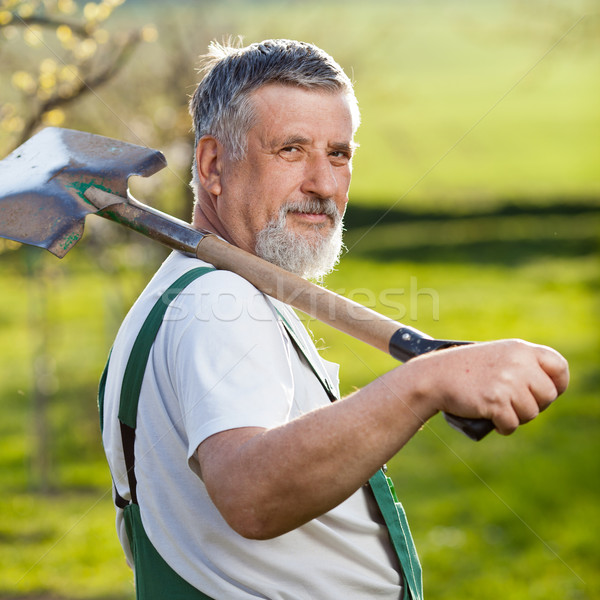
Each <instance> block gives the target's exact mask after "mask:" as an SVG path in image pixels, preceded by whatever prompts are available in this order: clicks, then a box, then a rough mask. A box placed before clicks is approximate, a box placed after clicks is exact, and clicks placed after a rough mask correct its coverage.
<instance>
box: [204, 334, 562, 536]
mask: <svg viewBox="0 0 600 600" xmlns="http://www.w3.org/2000/svg"><path fill="white" fill-rule="evenodd" d="M568 380H569V373H568V365H567V363H566V361H565V360H564V358H563V357H561V356H560V355H559V354H558V353H556V352H555V351H553V350H551V349H549V348H546V347H543V346H535V345H533V344H527V343H524V342H520V341H517V340H505V341H500V342H493V343H488V344H479V345H471V346H462V347H460V348H454V349H449V350H442V351H439V352H434V353H431V354H427V355H424V356H421V357H418V358H416V359H413V360H411V361H410V362H408V363H407V364H405V365H402V366H400V367H397V368H396V369H393V370H392V371H390V372H389V373H387V374H386V375H384V376H382V377H380V378H379V379H377V380H376V381H374V382H373V383H371V384H369V385H368V386H367V387H365V388H363V389H362V390H361V391H359V392H357V393H355V394H353V395H352V396H350V397H349V398H346V399H345V400H342V401H339V402H335V403H333V404H331V405H329V406H326V407H323V408H321V409H319V410H316V411H313V412H311V413H308V414H306V415H304V416H302V417H300V418H298V419H295V420H293V421H292V422H290V423H288V424H286V425H283V426H281V427H275V428H273V429H269V430H262V429H256V428H246V429H240V430H230V431H225V432H222V433H219V434H216V435H214V436H212V437H211V438H208V439H207V440H205V441H204V442H203V443H202V444H201V445H200V447H199V451H198V459H199V461H200V465H201V468H202V474H203V478H204V481H205V484H206V486H207V489H208V492H209V494H210V495H211V497H212V499H213V501H214V502H215V505H216V506H217V508H218V509H219V510H220V511H221V513H222V514H223V516H224V518H225V519H226V520H227V521H228V522H229V523H230V525H231V526H232V527H233V528H234V529H235V530H236V531H238V532H239V533H241V534H242V535H245V536H247V537H256V538H267V537H273V536H276V535H280V534H282V533H284V532H286V531H289V530H291V529H293V528H295V527H298V526H300V525H302V524H303V523H305V522H307V521H309V520H310V519H312V518H314V517H316V516H318V515H320V514H322V513H324V512H327V511H328V510H330V509H331V508H333V507H334V506H336V505H337V504H339V503H340V502H342V501H343V500H345V499H346V498H347V497H348V496H350V495H351V494H352V493H354V492H355V491H356V490H357V489H359V488H360V486H361V485H363V484H364V483H366V481H367V480H368V479H369V478H370V477H371V475H373V473H375V471H376V470H377V468H378V467H379V466H381V464H382V463H384V462H386V461H387V460H389V459H390V458H391V457H392V456H393V455H394V454H395V453H396V452H398V451H399V450H400V449H401V448H402V447H403V446H404V445H405V444H406V443H407V442H408V440H410V438H411V437H412V436H413V435H414V434H415V433H416V432H417V431H418V430H419V428H420V427H421V426H422V425H423V423H425V421H427V420H428V419H429V418H430V417H431V416H433V415H434V414H436V412H438V411H440V410H444V411H446V412H449V413H452V414H455V415H458V416H462V417H471V418H486V419H491V420H492V421H493V422H494V425H495V426H496V428H497V429H498V431H499V432H500V433H503V434H509V433H512V432H513V431H514V430H515V429H516V428H517V427H518V426H519V424H521V423H526V422H527V421H530V420H531V419H533V418H535V417H536V416H537V414H538V413H539V411H541V410H544V409H545V408H546V407H547V406H548V405H549V404H550V403H551V402H553V401H554V400H555V399H556V397H557V396H558V395H559V394H561V393H562V392H563V391H564V390H565V389H566V387H567V384H568Z"/></svg>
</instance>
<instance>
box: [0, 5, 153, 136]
mask: <svg viewBox="0 0 600 600" xmlns="http://www.w3.org/2000/svg"><path fill="white" fill-rule="evenodd" d="M124 1H125V0H103V1H102V2H99V3H95V2H88V3H86V4H85V5H83V6H79V5H78V4H77V3H76V2H75V1H74V0H4V1H3V3H2V8H1V10H0V30H1V31H0V35H1V36H2V37H3V46H4V48H3V49H4V51H5V55H6V54H8V58H7V57H5V59H4V69H6V68H8V69H10V71H11V72H12V75H11V84H12V87H13V89H14V91H15V92H16V96H15V99H14V101H13V102H5V103H3V105H2V110H1V111H0V130H2V132H3V133H4V134H9V135H10V136H11V137H12V138H14V139H15V140H16V143H15V144H14V145H15V146H17V145H20V144H21V143H23V142H24V141H25V140H27V139H29V137H31V135H32V134H33V132H34V131H35V129H36V128H37V127H38V126H39V125H40V124H44V125H52V126H60V125H62V124H63V123H64V121H65V112H64V108H65V107H66V106H67V105H68V104H70V103H72V102H73V101H74V100H77V99H78V98H80V97H81V96H82V95H83V94H86V93H90V92H93V91H94V90H96V89H97V88H99V87H100V86H102V85H103V84H105V83H107V82H108V81H110V80H111V79H112V78H113V77H114V76H115V75H116V73H117V72H118V71H119V70H120V69H121V68H122V67H123V65H124V64H125V63H126V62H127V60H129V58H130V56H131V53H132V51H133V49H134V48H135V46H136V45H137V44H138V43H139V42H140V41H142V40H145V41H150V40H153V39H155V36H156V30H155V29H154V28H153V27H145V28H141V29H130V30H129V31H126V32H119V33H116V34H115V33H111V32H109V31H108V30H107V29H105V28H104V27H103V24H104V22H105V21H106V20H107V19H108V17H109V16H110V15H111V13H112V12H113V10H114V9H115V8H117V7H118V6H119V5H121V4H123V2H124ZM18 38H21V39H18ZM19 42H20V43H19ZM7 46H8V47H9V48H7ZM6 50H9V51H8V52H6ZM24 51H25V55H26V56H27V58H28V60H27V61H26V64H25V65H21V66H20V68H19V66H18V65H19V63H20V62H21V61H20V60H19V58H20V57H21V56H22V55H23V53H24ZM32 57H35V58H34V59H33V60H32Z"/></svg>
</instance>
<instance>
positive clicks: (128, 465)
mask: <svg viewBox="0 0 600 600" xmlns="http://www.w3.org/2000/svg"><path fill="white" fill-rule="evenodd" d="M191 112H192V116H193V119H194V127H195V131H196V153H195V161H194V167H193V187H194V190H195V194H196V203H195V207H194V215H193V224H194V226H196V227H197V228H199V229H203V230H207V231H211V232H213V233H215V234H217V235H219V236H220V237H221V238H223V239H224V240H226V241H228V242H229V243H231V244H234V245H235V246H238V247H240V248H242V249H244V250H246V251H248V252H251V253H254V254H257V255H258V256H260V257H262V258H264V259H266V260H268V261H270V262H273V263H275V264H277V265H279V266H281V267H283V268H285V269H287V270H289V271H291V272H293V273H296V274H298V275H301V276H303V277H307V278H319V277H321V276H323V275H324V274H325V273H327V272H328V271H329V270H330V269H331V268H332V267H333V265H334V264H335V263H336V261H337V259H338V256H339V253H340V248H341V227H342V225H341V223H342V216H343V214H344V210H345V207H346V203H347V201H348V189H349V185H350V178H351V170H352V153H353V149H354V134H355V132H356V129H357V127H358V124H359V113H358V107H357V103H356V100H355V97H354V94H353V90H352V85H351V83H350V81H349V79H348V78H347V76H346V75H345V74H344V73H343V71H342V69H341V68H340V67H339V66H338V65H337V64H336V63H335V62H334V61H333V59H332V58H331V57H329V56H328V55H327V54H325V53H324V52H323V51H322V50H320V49H318V48H316V47H315V46H312V45H310V44H305V43H299V42H292V41H287V40H270V41H266V42H263V43H261V44H253V45H251V46H249V47H247V48H232V47H222V46H219V45H216V44H214V45H212V46H211V51H210V54H209V55H208V57H207V58H206V73H205V76H204V79H203V80H202V82H201V83H200V84H199V86H198V89H197V90H196V93H195V94H194V97H193V99H192V102H191ZM157 314H158V316H156V315H157ZM149 315H150V316H149ZM149 323H150V325H149ZM140 332H141V333H140ZM567 381H568V369H567V365H566V362H565V360H564V359H563V358H562V357H561V356H560V355H559V354H557V353H556V352H554V351H553V350H551V349H549V348H546V347H541V346H536V345H533V344H528V343H525V342H520V341H500V342H493V343H487V344H479V345H473V346H465V347H460V348H455V349H450V350H444V351H440V352H437V353H433V354H430V355H426V356H423V357H420V358H418V359H414V360H411V361H410V362H408V363H406V364H404V365H400V366H398V367H397V368H395V369H394V370H392V371H390V372H389V373H387V374H385V375H384V376H382V377H380V378H379V379H377V380H375V381H373V382H372V383H371V384H369V385H368V386H366V387H365V388H363V389H362V390H360V391H357V392H356V393H354V394H352V395H351V396H349V397H348V398H345V399H343V400H338V401H335V402H332V400H336V398H337V396H338V391H337V390H338V383H337V366H336V365H333V364H331V363H328V362H326V361H324V360H323V359H321V358H320V357H319V355H318V352H317V351H316V349H315V347H314V345H313V343H312V340H311V339H310V337H309V336H308V334H307V332H306V331H305V329H304V328H303V326H302V324H301V323H300V322H299V320H298V319H297V317H296V316H295V314H294V312H293V311H292V310H291V309H290V308H289V307H288V306H286V305H284V304H282V303H281V302H278V301H276V300H274V299H272V298H269V297H266V296H265V295H263V294H261V293H259V292H258V291H257V290H256V289H255V288H254V287H253V286H252V285H250V284H249V283H248V282H246V281H245V280H243V279H242V278H240V277H238V276H237V275H234V274H232V273H230V272H226V271H217V270H214V269H212V268H211V266H210V265H207V264H205V263H201V262H199V261H197V260H195V259H192V258H189V257H186V256H183V255H181V254H178V253H174V254H172V255H171V256H170V257H169V258H168V259H167V260H166V261H165V263H164V264H163V265H162V266H161V268H160V269H159V271H158V272H157V274H156V275H155V277H154V278H153V279H152V281H151V282H150V284H149V285H148V287H147V289H146V290H145V291H144V292H143V293H142V295H141V297H140V298H139V299H138V301H137V302H136V304H135V305H134V307H133V308H132V310H131V312H130V313H129V315H128V316H127V318H126V319H125V321H124V323H123V326H122V327H121V329H120V331H119V334H118V336H117V339H116V341H115V345H114V348H113V351H112V355H111V358H110V361H109V366H108V368H107V371H106V372H105V375H104V377H103V381H102V386H101V395H102V396H103V407H104V408H103V422H104V429H103V439H104V444H105V447H106V452H107V456H108V460H109V464H110V468H111V472H112V474H113V478H114V480H115V501H116V503H117V526H118V530H119V535H120V539H121V542H122V544H123V547H124V549H125V552H126V555H127V557H128V559H129V561H130V563H131V564H132V565H133V566H134V568H135V570H136V587H137V593H138V597H139V598H215V599H225V598H226V599H238V598H239V599H250V598H269V599H280V600H283V599H294V600H300V599H306V600H316V599H322V600H332V599H338V598H352V599H365V600H366V599H367V598H369V599H372V598H378V599H384V598H386V599H387V598H389V599H390V600H391V599H392V598H393V599H395V600H398V599H399V598H412V599H413V600H417V599H418V598H421V597H422V590H421V577H420V567H419V565H418V559H417V557H416V553H415V551H414V548H413V546H412V540H411V538H410V533H409V531H408V528H407V524H406V520H405V518H404V514H403V512H402V509H401V505H399V504H394V503H393V502H392V503H391V504H389V503H388V504H387V505H386V504H385V498H383V500H380V497H381V494H382V493H383V495H384V496H385V491H383V492H382V490H381V489H379V490H378V489H377V488H378V486H379V483H378V481H379V482H380V481H381V479H380V480H376V479H375V475H376V474H377V473H380V474H381V472H380V467H381V465H383V464H384V463H385V462H386V461H387V460H389V459H390V458H391V457H392V456H394V455H395V454H396V453H397V452H398V451H400V450H401V449H402V447H403V446H404V445H405V444H406V443H407V442H408V441H409V440H410V439H411V437H412V436H413V435H414V434H415V433H416V432H417V431H418V430H419V428H420V427H422V425H423V423H425V422H426V421H427V420H428V419H429V418H431V417H432V416H433V415H435V414H436V413H437V412H439V411H441V410H443V411H447V412H450V413H453V414H456V415H459V416H465V417H480V418H489V419H492V420H493V422H494V424H495V426H496V428H497V430H498V431H499V432H500V433H502V434H508V433H511V432H512V431H514V430H515V429H516V428H517V427H518V425H519V424H520V423H524V422H527V421H529V420H531V419H533V418H534V417H535V416H536V415H537V414H538V412H539V411H540V410H543V409H544V408H546V407H547V406H548V405H549V404H550V403H551V402H552V401H554V400H555V399H556V397H557V396H558V395H559V394H560V393H561V392H562V391H563V390H564V389H565V388H566V385H567ZM125 413H128V414H129V415H130V417H132V418H133V421H134V422H135V425H134V426H131V425H124V424H123V422H124V421H125V422H127V418H124V417H123V415H124V414H125ZM381 477H383V475H382V474H381ZM383 480H384V481H385V477H383ZM369 481H370V482H371V485H370V486H368V485H366V483H367V482H369ZM387 493H388V495H389V494H390V492H389V489H388V490H387ZM376 496H377V502H376V501H375V497H376ZM390 497H391V495H390ZM386 506H387V508H386ZM390 506H392V509H391V511H390ZM386 513H387V514H386ZM391 513H393V514H391Z"/></svg>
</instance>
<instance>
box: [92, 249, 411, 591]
mask: <svg viewBox="0 0 600 600" xmlns="http://www.w3.org/2000/svg"><path fill="white" fill-rule="evenodd" d="M197 266H206V264H205V263H202V262H201V261H198V260H196V259H191V258H188V257H185V256H183V255H181V254H179V253H173V254H171V256H169V258H168V259H167V260H166V261H165V263H164V264H163V265H162V266H161V268H160V269H159V271H158V272H157V273H156V275H155V276H154V278H153V279H152V281H151V282H150V283H149V285H148V287H147V288H146V290H145V291H144V292H143V293H142V294H141V296H140V298H139V299H138V300H137V302H136V303H135V305H134V306H133V308H132V309H131V311H130V313H129V314H128V315H127V317H126V318H125V320H124V322H123V324H122V326H121V329H120V330H119V333H118V335H117V338H116V341H115V344H114V347H113V351H112V355H111V359H110V367H109V372H108V378H107V384H106V390H105V404H104V432H103V442H104V446H105V449H106V454H107V458H108V462H109V465H110V469H111V472H112V475H113V478H114V480H115V483H116V486H117V490H118V493H119V494H120V495H121V496H122V497H123V498H126V499H129V498H130V495H129V490H128V483H127V477H126V473H125V462H124V459H123V449H122V443H121V438H120V430H119V424H118V419H117V414H118V410H119V407H118V405H119V394H120V386H121V382H122V379H123V373H124V370H125V366H126V362H127V359H128V357H129V354H130V351H131V347H132V345H133V341H134V340H135V337H136V336H137V334H138V332H139V329H140V327H141V325H142V323H143V321H144V320H145V318H146V316H147V315H148V313H149V311H150V309H151V308H152V306H153V305H154V303H155V302H156V301H157V300H158V299H159V298H160V296H161V294H162V293H163V292H164V291H165V290H166V289H167V288H168V287H169V286H170V285H171V284H172V283H173V282H174V281H175V280H176V279H177V278H178V277H179V276H181V275H182V274H184V273H185V272H186V271H188V270H190V269H191V268H193V267H197ZM274 306H277V309H278V310H279V311H281V313H282V314H284V316H285V319H286V321H288V323H290V324H291V325H292V326H293V328H294V332H295V333H296V336H297V337H299V338H300V340H301V343H302V345H303V347H305V349H306V351H307V352H310V354H311V356H312V357H314V361H313V362H315V361H318V367H317V368H318V369H319V371H320V372H321V373H323V376H324V377H328V378H329V380H330V381H331V384H332V386H333V388H334V389H335V390H337V389H338V380H337V365H334V364H333V363H329V362H326V361H324V360H323V359H321V358H320V357H319V356H318V352H317V350H316V349H315V347H314V344H313V343H312V340H311V339H310V337H309V335H308V334H307V332H306V330H305V328H304V327H303V325H302V323H301V322H300V321H299V320H298V318H297V317H296V315H295V314H294V312H293V311H292V310H291V309H290V308H289V307H287V306H286V305H284V304H282V303H280V302H278V301H276V300H273V299H270V298H269V299H268V298H267V297H266V296H265V295H263V294H261V293H260V292H258V291H257V290H256V288H254V287H253V286H252V285H251V284H249V283H248V282H247V281H245V280H244V279H242V278H241V277H239V276H237V275H235V274H233V273H231V272H227V271H214V272H210V273H208V274H205V275H203V276H202V277H200V278H199V279H197V280H195V281H194V282H193V283H192V284H190V285H189V286H188V287H187V288H186V289H185V290H184V291H183V292H182V293H181V294H180V295H179V296H178V297H177V298H176V299H175V300H173V302H172V303H171V304H170V306H169V308H168V310H167V312H166V315H165V318H164V321H163V324H162V326H161V328H160V330H159V332H158V335H157V337H156V340H155V343H154V346H153V348H152V350H151V353H150V356H149V359H148V364H147V368H146V372H145V375H144V381H143V384H142V389H141V394H140V403H139V407H138V417H137V429H136V441H135V461H136V462H135V474H136V477H137V481H138V485H137V495H138V503H139V506H140V513H141V518H142V522H143V524H144V528H145V530H146V533H147V534H148V537H149V539H150V541H151V542H152V544H153V545H154V547H155V548H156V549H157V550H158V552H159V553H160V554H161V556H162V557H163V558H164V560H165V561H166V562H167V563H168V564H169V565H170V566H171V568H172V569H174V570H175V571H176V572H177V573H178V574H179V575H180V576H181V577H182V578H183V579H185V580H186V581H188V582H189V583H190V584H192V586H194V587H196V588H198V589H199V590H201V591H202V592H204V593H205V594H207V595H209V596H211V597H213V598H215V599H216V600H221V599H225V598H226V599H228V600H236V599H240V600H242V599H244V600H245V599H251V598H269V599H271V600H319V599H322V600H332V599H333V598H335V599H337V598H351V599H357V600H359V599H364V600H366V599H369V600H371V599H373V598H378V599H381V600H387V599H389V600H392V599H394V600H398V598H400V597H401V577H400V575H399V573H398V569H397V559H396V558H395V556H394V554H393V550H392V548H391V544H390V542H389V537H388V533H387V529H386V528H385V525H384V524H383V519H382V517H381V516H380V513H379V511H378V509H377V506H376V504H375V501H374V499H373V497H372V494H371V492H370V490H368V488H366V487H364V486H363V488H361V489H360V490H358V491H357V492H356V493H355V494H353V495H352V496H351V497H350V498H349V499H348V500H346V501H345V502H343V503H342V504H340V505H339V506H338V507H336V508H334V509H333V510H331V511H329V512H328V513H326V514H324V515H322V516H321V517H319V518H317V519H314V520H312V521H310V522H309V523H307V524H305V525H303V526H302V527H299V528H298V529H295V530H294V531H291V532H289V533H286V534H284V535H281V536H279V537H276V538H274V539H271V540H248V539H245V538H243V537H241V536H240V535H239V534H237V533H236V532H235V531H233V530H232V529H231V528H230V527H229V525H227V523H226V522H225V521H224V520H223V518H222V517H221V515H220V513H219V512H218V510H217V509H216V507H215V506H214V505H213V503H212V502H211V500H210V498H209V496H208V494H207V492H206V488H205V486H204V483H203V481H202V479H201V474H200V469H199V464H198V462H197V459H196V449H197V448H198V446H199V445H200V443H201V442H202V441H203V440H205V439H206V438H207V437H209V436H211V435H213V434H215V433H218V432H220V431H225V430H228V429H233V428H236V427H249V426H253V427H264V428H271V427H276V426H278V425H282V424H284V423H286V422H288V421H290V420H291V419H294V418H295V417H297V416H299V415H302V414H305V413H306V412H308V411H310V410H313V409H315V408H317V407H320V406H323V405H327V404H328V403H329V402H330V400H329V398H328V396H327V394H326V392H325V390H324V389H323V386H322V385H321V383H320V382H319V380H318V379H317V377H316V376H315V375H314V373H313V371H312V370H311V368H310V367H309V366H308V364H307V362H306V360H305V358H304V357H303V356H300V355H299V354H298V353H297V352H296V350H295V348H294V346H293V344H292V343H291V341H290V338H289V336H288V334H287V332H286V330H285V328H284V327H283V325H282V323H281V321H280V320H279V319H278V318H277V316H276V312H275V310H274ZM227 476H228V474H227V473H223V477H227ZM282 477H285V473H282ZM117 530H118V533H119V538H120V540H121V544H122V545H123V548H124V550H125V553H126V555H127V557H128V560H129V562H130V564H132V560H131V552H130V548H129V543H128V540H127V534H126V532H125V526H124V522H123V516H122V511H121V510H120V509H117Z"/></svg>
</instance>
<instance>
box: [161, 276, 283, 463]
mask: <svg viewBox="0 0 600 600" xmlns="http://www.w3.org/2000/svg"><path fill="white" fill-rule="evenodd" d="M165 319H170V320H174V321H176V322H175V326H174V327H170V328H168V329H169V331H170V337H169V339H168V340H167V351H168V361H167V364H168V368H169V377H170V379H171V381H172V385H173V388H174V390H175V393H176V396H177V398H178V399H179V402H180V409H181V414H182V419H183V426H184V429H185V432H186V435H187V441H188V458H191V457H192V456H193V455H194V453H195V451H196V449H197V447H198V446H199V445H200V443H201V442H202V441H204V440H205V439H206V438H208V437H209V436H211V435H213V434H215V433H218V432H220V431H225V430H228V429H234V428H238V427H264V428H271V427H275V426H277V425H280V424H283V423H285V422H286V421H287V420H288V415H289V412H290V409H291V406H292V401H293V388H294V381H293V376H292V368H291V364H290V351H291V348H290V343H289V340H288V338H287V336H286V335H285V334H284V333H283V331H282V328H281V325H280V324H279V322H278V321H277V318H276V316H275V312H274V310H273V307H272V305H271V303H270V302H269V301H268V299H267V298H266V297H265V296H264V295H263V294H262V293H260V292H259V291H258V290H257V289H256V288H254V287H253V286H252V285H251V284H249V283H248V282H247V281H245V280H244V279H242V278H240V277H239V276H237V275H235V274H233V273H230V272H225V271H215V272H213V273H209V274H207V275H204V276H203V277H201V278H199V279H198V280H196V281H195V282H194V283H193V284H192V285H190V286H189V287H188V288H186V290H184V292H182V293H181V294H180V296H179V297H178V298H177V299H176V300H175V301H174V302H173V303H172V305H171V306H170V308H169V311H168V312H167V314H166V315H165Z"/></svg>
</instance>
